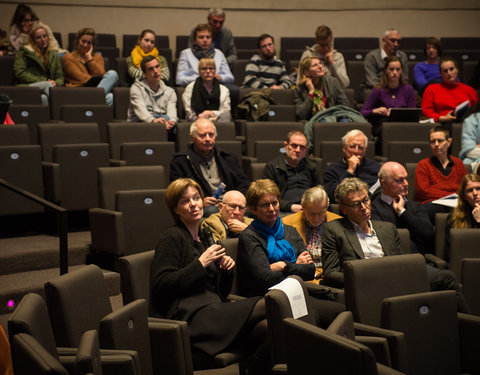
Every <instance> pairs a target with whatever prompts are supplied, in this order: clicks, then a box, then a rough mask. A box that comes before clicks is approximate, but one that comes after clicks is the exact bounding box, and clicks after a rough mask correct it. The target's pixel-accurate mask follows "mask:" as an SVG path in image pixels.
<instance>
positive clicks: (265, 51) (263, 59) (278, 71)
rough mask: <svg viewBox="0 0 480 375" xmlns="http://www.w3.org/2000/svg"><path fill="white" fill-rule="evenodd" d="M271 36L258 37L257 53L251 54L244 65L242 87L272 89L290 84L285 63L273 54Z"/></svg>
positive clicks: (273, 45)
mask: <svg viewBox="0 0 480 375" xmlns="http://www.w3.org/2000/svg"><path fill="white" fill-rule="evenodd" d="M275 52H276V51H275V42H274V40H273V36H271V35H268V34H262V35H260V36H259V37H258V54H255V55H253V56H252V58H251V59H250V61H249V62H248V64H247V66H246V67H245V79H244V80H243V85H242V86H243V87H251V88H254V89H262V88H266V87H269V88H271V89H274V90H282V89H289V88H290V87H291V86H292V83H291V82H290V79H289V77H288V74H287V69H285V64H284V63H283V62H282V61H281V60H280V59H278V58H277V57H276V56H275Z"/></svg>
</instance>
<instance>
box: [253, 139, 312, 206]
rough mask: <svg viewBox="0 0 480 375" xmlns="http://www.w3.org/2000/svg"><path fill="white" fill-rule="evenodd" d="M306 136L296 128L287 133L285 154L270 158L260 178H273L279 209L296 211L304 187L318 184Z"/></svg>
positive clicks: (284, 146) (284, 144)
mask: <svg viewBox="0 0 480 375" xmlns="http://www.w3.org/2000/svg"><path fill="white" fill-rule="evenodd" d="M307 144H308V143H307V137H306V136H305V134H304V133H303V132H301V131H299V130H295V131H291V132H290V133H288V134H287V139H286V141H285V142H283V148H284V150H285V154H284V155H279V156H277V157H276V158H275V159H273V160H271V161H270V162H268V163H267V165H266V166H265V169H264V170H263V176H262V178H268V179H270V180H272V181H274V182H275V183H276V184H277V186H278V188H279V189H280V211H282V212H299V211H301V210H302V205H301V204H300V202H301V200H302V196H303V193H304V192H305V190H307V189H310V188H311V187H314V186H316V185H318V183H319V181H318V174H317V170H316V166H315V163H314V162H313V161H312V160H311V159H310V158H308V157H307Z"/></svg>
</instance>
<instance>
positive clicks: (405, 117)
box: [388, 108, 422, 122]
mask: <svg viewBox="0 0 480 375" xmlns="http://www.w3.org/2000/svg"><path fill="white" fill-rule="evenodd" d="M420 116H422V109H421V108H392V109H391V110H390V117H389V118H388V121H389V122H418V121H420Z"/></svg>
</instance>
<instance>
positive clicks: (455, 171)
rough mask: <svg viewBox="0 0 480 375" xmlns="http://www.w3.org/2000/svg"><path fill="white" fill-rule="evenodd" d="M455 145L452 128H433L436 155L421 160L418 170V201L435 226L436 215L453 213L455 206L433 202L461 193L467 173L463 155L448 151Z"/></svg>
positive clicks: (433, 144) (431, 137) (433, 148)
mask: <svg viewBox="0 0 480 375" xmlns="http://www.w3.org/2000/svg"><path fill="white" fill-rule="evenodd" d="M451 145H452V137H451V135H450V131H449V130H448V129H447V128H446V127H444V126H441V125H437V126H434V127H433V128H431V129H430V148H431V150H432V154H433V156H431V157H429V158H426V159H423V160H420V161H419V162H418V165H417V168H416V170H415V190H416V192H417V198H416V199H417V200H418V201H420V202H421V203H422V204H423V206H424V207H425V209H426V210H427V213H428V217H429V218H430V221H431V222H432V224H433V225H435V214H436V213H437V212H438V213H441V212H450V211H451V208H450V207H447V206H443V205H439V204H435V203H433V202H432V201H434V200H436V199H440V198H443V197H446V196H448V195H451V194H455V193H457V192H458V187H459V186H460V181H461V180H462V177H463V176H464V175H466V174H467V169H466V168H465V165H464V164H463V163H462V161H461V160H460V159H459V158H456V157H454V156H451V155H449V154H448V150H449V148H450V146H451Z"/></svg>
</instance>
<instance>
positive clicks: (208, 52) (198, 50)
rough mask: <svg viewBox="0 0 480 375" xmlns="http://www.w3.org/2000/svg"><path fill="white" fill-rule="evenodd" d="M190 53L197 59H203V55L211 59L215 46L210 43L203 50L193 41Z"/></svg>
mask: <svg viewBox="0 0 480 375" xmlns="http://www.w3.org/2000/svg"><path fill="white" fill-rule="evenodd" d="M192 53H193V55H194V56H195V57H196V58H197V59H199V60H201V59H203V58H204V57H211V58H212V59H213V56H215V46H214V45H213V43H212V45H211V46H210V47H208V48H207V49H205V50H204V49H201V48H200V46H199V45H198V44H195V43H194V44H193V45H192Z"/></svg>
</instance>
